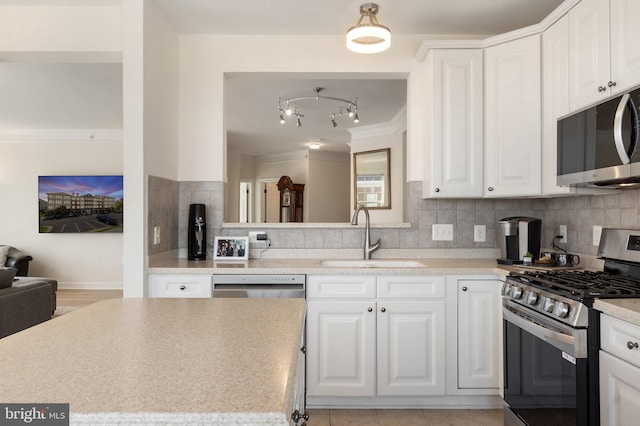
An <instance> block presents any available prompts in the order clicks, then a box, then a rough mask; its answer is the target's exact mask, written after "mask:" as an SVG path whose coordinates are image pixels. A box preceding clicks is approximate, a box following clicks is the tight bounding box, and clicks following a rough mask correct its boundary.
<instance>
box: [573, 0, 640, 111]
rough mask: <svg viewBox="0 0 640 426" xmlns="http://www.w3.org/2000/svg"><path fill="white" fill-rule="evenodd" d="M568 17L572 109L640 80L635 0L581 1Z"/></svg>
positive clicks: (639, 5)
mask: <svg viewBox="0 0 640 426" xmlns="http://www.w3.org/2000/svg"><path fill="white" fill-rule="evenodd" d="M568 16H569V70H570V76H571V78H570V107H571V110H572V111H576V110H578V109H581V108H583V107H585V106H587V105H590V104H593V103H597V102H599V101H602V100H604V99H606V98H608V97H609V96H611V95H613V94H616V93H619V92H621V91H623V90H626V89H628V88H630V87H632V86H635V85H637V84H638V83H640V46H639V45H638V39H639V37H640V26H638V20H640V2H638V0H582V1H581V2H580V3H578V4H577V5H576V6H575V7H574V8H573V9H571V10H570V11H569V14H568Z"/></svg>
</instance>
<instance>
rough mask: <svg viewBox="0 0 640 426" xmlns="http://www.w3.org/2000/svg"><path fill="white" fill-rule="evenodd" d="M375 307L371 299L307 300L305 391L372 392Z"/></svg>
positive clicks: (324, 393) (323, 394)
mask: <svg viewBox="0 0 640 426" xmlns="http://www.w3.org/2000/svg"><path fill="white" fill-rule="evenodd" d="M307 285H308V283H307ZM375 307H376V306H375V301H373V300H371V301H349V302H345V301H311V300H310V301H309V302H308V304H307V395H322V396H371V395H373V394H374V391H375V348H376V337H375V332H376V321H375V315H376V313H375Z"/></svg>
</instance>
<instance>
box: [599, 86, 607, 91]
mask: <svg viewBox="0 0 640 426" xmlns="http://www.w3.org/2000/svg"><path fill="white" fill-rule="evenodd" d="M605 90H607V88H606V87H604V86H598V92H604V91H605Z"/></svg>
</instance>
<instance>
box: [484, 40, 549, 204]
mask: <svg viewBox="0 0 640 426" xmlns="http://www.w3.org/2000/svg"><path fill="white" fill-rule="evenodd" d="M484 59H485V141H484V144H485V150H484V153H485V160H484V176H485V178H484V186H485V193H484V195H485V196H489V197H504V196H528V195H540V194H541V186H542V185H541V151H542V149H541V148H542V146H541V128H542V123H541V113H540V111H541V108H542V105H541V87H540V84H541V82H540V80H541V75H540V74H541V63H540V62H541V61H540V35H539V34H535V35H531V36H528V37H524V38H520V39H517V40H513V41H509V42H506V43H502V44H499V45H496V46H492V47H488V48H487V49H486V50H485V58H484Z"/></svg>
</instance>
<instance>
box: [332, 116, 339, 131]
mask: <svg viewBox="0 0 640 426" xmlns="http://www.w3.org/2000/svg"><path fill="white" fill-rule="evenodd" d="M331 124H332V125H333V128H334V129H335V128H336V127H338V123H336V115H335V114H331Z"/></svg>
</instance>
